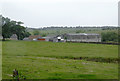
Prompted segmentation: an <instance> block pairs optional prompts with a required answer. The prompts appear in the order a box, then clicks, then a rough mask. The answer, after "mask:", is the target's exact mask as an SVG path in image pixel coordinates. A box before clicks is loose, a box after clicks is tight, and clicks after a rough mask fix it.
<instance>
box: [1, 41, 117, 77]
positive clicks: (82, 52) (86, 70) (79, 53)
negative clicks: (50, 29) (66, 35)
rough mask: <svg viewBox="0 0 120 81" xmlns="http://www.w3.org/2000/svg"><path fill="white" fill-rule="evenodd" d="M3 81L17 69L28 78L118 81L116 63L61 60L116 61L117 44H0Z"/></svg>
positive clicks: (32, 42)
mask: <svg viewBox="0 0 120 81" xmlns="http://www.w3.org/2000/svg"><path fill="white" fill-rule="evenodd" d="M2 51H3V60H2V61H3V69H2V76H3V79H11V78H12V76H11V75H12V71H13V69H15V68H16V69H18V70H19V71H20V72H21V73H22V74H23V75H25V76H26V77H27V79H117V78H118V64H117V63H102V62H92V61H85V60H74V59H61V57H67V58H71V57H89V58H91V57H94V58H99V57H100V58H111V59H112V58H118V46H117V45H102V44H85V43H52V42H36V41H29V42H28V41H5V42H3V50H2Z"/></svg>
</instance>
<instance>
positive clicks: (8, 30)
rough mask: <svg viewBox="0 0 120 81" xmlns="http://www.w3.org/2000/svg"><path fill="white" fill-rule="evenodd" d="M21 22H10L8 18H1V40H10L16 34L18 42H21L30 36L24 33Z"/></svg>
mask: <svg viewBox="0 0 120 81" xmlns="http://www.w3.org/2000/svg"><path fill="white" fill-rule="evenodd" d="M21 24H23V22H21V21H19V22H17V21H11V20H10V19H9V18H5V17H2V36H3V40H5V39H6V38H10V37H11V36H12V34H16V35H17V38H18V40H23V39H24V38H25V37H28V36H29V35H30V33H29V32H27V31H26V28H25V27H24V26H21Z"/></svg>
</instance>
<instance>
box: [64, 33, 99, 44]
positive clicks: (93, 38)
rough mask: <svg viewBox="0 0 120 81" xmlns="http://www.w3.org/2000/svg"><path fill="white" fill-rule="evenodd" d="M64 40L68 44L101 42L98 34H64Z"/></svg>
mask: <svg viewBox="0 0 120 81" xmlns="http://www.w3.org/2000/svg"><path fill="white" fill-rule="evenodd" d="M64 38H65V39H66V41H68V42H101V36H100V35H99V34H87V33H79V34H65V35H64Z"/></svg>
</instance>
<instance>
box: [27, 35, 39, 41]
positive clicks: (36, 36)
mask: <svg viewBox="0 0 120 81" xmlns="http://www.w3.org/2000/svg"><path fill="white" fill-rule="evenodd" d="M39 37H41V36H40V35H31V36H29V37H28V39H29V40H37V38H39Z"/></svg>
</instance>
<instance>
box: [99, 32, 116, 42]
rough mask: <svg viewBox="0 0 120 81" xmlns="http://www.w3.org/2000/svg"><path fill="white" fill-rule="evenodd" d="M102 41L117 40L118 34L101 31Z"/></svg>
mask: <svg viewBox="0 0 120 81" xmlns="http://www.w3.org/2000/svg"><path fill="white" fill-rule="evenodd" d="M101 36H102V42H118V34H117V33H115V32H106V33H102V34H101Z"/></svg>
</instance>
